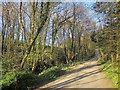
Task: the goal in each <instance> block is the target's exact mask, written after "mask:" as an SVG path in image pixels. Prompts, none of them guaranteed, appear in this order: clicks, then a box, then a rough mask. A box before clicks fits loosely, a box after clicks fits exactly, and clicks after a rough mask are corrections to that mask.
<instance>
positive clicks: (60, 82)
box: [36, 56, 113, 90]
mask: <svg viewBox="0 0 120 90" xmlns="http://www.w3.org/2000/svg"><path fill="white" fill-rule="evenodd" d="M96 59H97V56H95V57H94V58H93V59H91V60H89V61H86V62H85V63H83V64H79V65H75V66H71V67H68V68H67V69H66V71H67V72H66V73H65V74H64V75H62V76H61V77H58V78H57V79H56V80H54V81H52V82H50V83H47V84H45V85H43V86H40V87H39V88H37V89H36V90H40V89H43V88H54V89H55V88H56V89H57V88H113V86H112V82H111V81H110V80H109V79H108V78H107V77H106V76H105V75H104V73H103V72H102V68H101V66H100V65H99V64H98V62H97V61H96Z"/></svg>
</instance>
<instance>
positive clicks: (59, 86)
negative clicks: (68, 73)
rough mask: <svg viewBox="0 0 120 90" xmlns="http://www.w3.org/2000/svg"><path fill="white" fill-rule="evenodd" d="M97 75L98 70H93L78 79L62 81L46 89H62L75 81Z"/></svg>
mask: <svg viewBox="0 0 120 90" xmlns="http://www.w3.org/2000/svg"><path fill="white" fill-rule="evenodd" d="M97 73H99V70H94V71H91V72H88V73H85V74H82V75H80V76H78V77H75V78H72V79H69V80H67V81H64V82H61V83H58V84H55V85H53V86H50V87H48V88H49V89H50V88H52V89H53V88H54V89H56V88H62V87H64V86H65V85H67V84H70V83H73V82H75V81H77V80H80V79H82V78H85V77H88V76H90V75H93V74H97ZM42 90H46V88H43V89H42Z"/></svg>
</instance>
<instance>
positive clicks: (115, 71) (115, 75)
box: [101, 61, 120, 89]
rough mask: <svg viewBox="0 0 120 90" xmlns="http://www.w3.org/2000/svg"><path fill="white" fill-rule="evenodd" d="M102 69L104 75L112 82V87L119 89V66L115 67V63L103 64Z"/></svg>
mask: <svg viewBox="0 0 120 90" xmlns="http://www.w3.org/2000/svg"><path fill="white" fill-rule="evenodd" d="M101 66H102V68H103V71H104V73H105V75H106V76H107V77H108V78H109V79H110V80H111V81H112V83H113V86H114V87H115V88H119V89H120V87H119V84H120V82H119V80H120V79H119V78H120V70H119V66H118V65H115V63H112V62H110V61H108V62H106V63H104V64H102V65H101Z"/></svg>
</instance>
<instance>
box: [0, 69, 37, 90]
mask: <svg viewBox="0 0 120 90" xmlns="http://www.w3.org/2000/svg"><path fill="white" fill-rule="evenodd" d="M38 81H39V77H38V76H37V75H35V74H32V73H31V72H27V71H17V72H7V73H6V74H5V75H4V76H3V78H2V80H0V83H1V84H2V90H26V89H27V87H34V86H35V85H36V84H37V83H38Z"/></svg>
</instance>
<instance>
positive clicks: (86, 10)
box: [0, 2, 120, 90]
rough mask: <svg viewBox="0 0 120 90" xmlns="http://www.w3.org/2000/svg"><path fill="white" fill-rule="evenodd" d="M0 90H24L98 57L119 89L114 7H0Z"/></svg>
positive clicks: (118, 28) (118, 6)
mask: <svg viewBox="0 0 120 90" xmlns="http://www.w3.org/2000/svg"><path fill="white" fill-rule="evenodd" d="M1 5H2V16H0V19H1V20H2V23H1V24H2V25H1V30H0V31H1V33H0V36H1V39H2V42H1V54H0V59H1V72H2V74H1V75H2V76H1V79H0V85H2V86H1V88H2V90H27V88H28V87H36V86H37V85H40V84H42V83H43V82H44V81H49V80H53V79H55V78H57V77H58V76H60V75H62V74H63V73H64V71H62V69H61V68H63V67H67V66H70V65H72V64H74V63H82V62H84V61H87V60H89V59H91V58H93V57H94V56H95V55H96V51H97V52H99V58H98V59H97V60H98V62H99V63H104V64H105V65H104V67H107V68H109V66H112V72H111V71H110V73H109V74H108V76H109V75H112V77H113V76H114V78H115V79H114V80H113V81H115V84H117V85H118V86H117V87H119V84H120V82H119V81H120V79H119V76H118V75H120V72H119V71H120V70H118V69H119V67H120V65H119V64H120V2H95V3H93V4H90V3H89V4H86V3H84V2H64V3H63V2H2V4H1Z"/></svg>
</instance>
